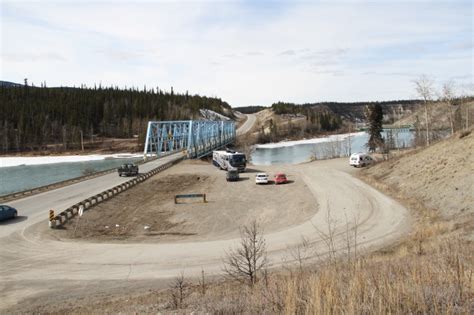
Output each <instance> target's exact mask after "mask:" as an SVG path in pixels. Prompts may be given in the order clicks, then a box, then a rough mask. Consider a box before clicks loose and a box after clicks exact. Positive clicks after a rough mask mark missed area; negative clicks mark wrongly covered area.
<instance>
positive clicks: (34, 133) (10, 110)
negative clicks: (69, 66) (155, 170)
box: [0, 85, 231, 153]
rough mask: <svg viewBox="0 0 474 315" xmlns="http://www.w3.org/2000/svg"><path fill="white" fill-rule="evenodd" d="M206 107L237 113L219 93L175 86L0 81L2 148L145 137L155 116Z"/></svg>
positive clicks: (173, 116)
mask: <svg viewBox="0 0 474 315" xmlns="http://www.w3.org/2000/svg"><path fill="white" fill-rule="evenodd" d="M203 108H207V109H210V110H213V111H215V112H218V113H220V114H223V115H227V116H229V113H231V111H230V106H229V104H227V103H226V102H224V101H222V100H221V99H219V98H212V97H205V96H199V95H189V94H188V93H187V92H186V93H184V94H179V93H174V92H173V89H171V91H170V92H164V91H162V90H160V89H159V88H156V89H154V88H152V89H147V88H146V87H145V88H144V89H142V90H138V89H136V88H130V89H119V88H117V87H110V88H102V87H100V86H99V87H94V88H85V87H81V88H70V87H59V88H46V87H41V88H37V87H31V86H27V85H25V86H0V150H1V152H3V153H7V152H15V151H17V152H18V151H29V150H42V149H44V148H46V146H47V145H48V144H60V145H61V147H62V148H63V149H73V148H78V147H79V146H80V143H81V139H93V138H94V137H111V138H131V137H138V138H139V139H144V136H145V133H146V128H147V123H148V121H149V120H179V119H192V118H197V117H199V110H200V109H203Z"/></svg>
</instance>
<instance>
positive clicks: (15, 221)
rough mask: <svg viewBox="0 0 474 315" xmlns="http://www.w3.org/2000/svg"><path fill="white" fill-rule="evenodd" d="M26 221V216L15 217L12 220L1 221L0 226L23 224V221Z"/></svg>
mask: <svg viewBox="0 0 474 315" xmlns="http://www.w3.org/2000/svg"><path fill="white" fill-rule="evenodd" d="M26 219H28V216H26V215H19V216H17V217H16V218H14V219H8V220H5V221H1V222H0V225H10V224H16V223H20V222H23V221H25V220H26Z"/></svg>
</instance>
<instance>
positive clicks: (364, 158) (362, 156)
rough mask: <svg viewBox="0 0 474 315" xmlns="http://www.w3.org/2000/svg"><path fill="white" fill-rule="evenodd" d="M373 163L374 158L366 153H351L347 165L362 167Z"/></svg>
mask: <svg viewBox="0 0 474 315" xmlns="http://www.w3.org/2000/svg"><path fill="white" fill-rule="evenodd" d="M374 163H375V160H374V159H373V158H372V157H371V156H370V155H368V154H366V153H353V154H351V157H350V158H349V165H351V166H354V167H364V166H367V165H371V164H374Z"/></svg>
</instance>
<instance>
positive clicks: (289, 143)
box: [255, 131, 366, 149]
mask: <svg viewBox="0 0 474 315" xmlns="http://www.w3.org/2000/svg"><path fill="white" fill-rule="evenodd" d="M364 134H366V132H365V131H361V132H353V133H341V134H333V135H329V136H323V137H318V138H311V139H302V140H283V141H280V142H273V143H265V144H256V145H255V147H256V148H262V149H273V148H281V147H290V146H294V145H300V144H316V143H322V142H332V141H342V140H346V139H348V138H349V137H356V136H362V135H364Z"/></svg>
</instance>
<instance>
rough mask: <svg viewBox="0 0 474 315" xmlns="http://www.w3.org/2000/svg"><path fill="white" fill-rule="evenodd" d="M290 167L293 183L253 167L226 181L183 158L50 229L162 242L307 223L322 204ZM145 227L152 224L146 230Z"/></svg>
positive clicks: (85, 236) (75, 235)
mask: <svg viewBox="0 0 474 315" xmlns="http://www.w3.org/2000/svg"><path fill="white" fill-rule="evenodd" d="M282 168H283V169H287V170H288V171H289V173H288V179H289V181H290V182H289V183H287V184H284V185H273V184H269V185H258V186H257V185H256V184H255V180H254V177H255V174H256V173H257V172H262V171H269V173H270V174H271V173H272V169H275V168H274V167H273V168H268V167H267V168H265V167H259V168H258V169H256V168H248V169H247V171H246V172H245V173H241V174H240V175H241V176H240V180H239V181H238V182H227V181H226V180H225V175H226V172H225V171H221V170H219V169H218V168H216V167H214V166H212V165H211V164H210V163H209V162H202V161H189V160H188V161H184V162H181V163H180V164H178V165H176V166H174V167H173V168H172V169H169V170H166V171H165V172H163V173H162V174H161V176H157V177H154V178H152V179H150V180H149V181H148V182H147V183H146V185H138V186H136V187H134V188H132V189H130V190H127V191H126V192H124V193H123V194H120V195H119V196H117V197H116V198H113V199H111V200H109V201H107V202H104V203H102V204H99V205H98V206H97V207H94V208H93V209H92V210H91V211H87V212H85V214H84V216H82V217H81V218H80V219H78V218H76V219H74V220H71V221H70V222H68V224H66V226H65V229H64V230H58V231H50V230H47V232H49V233H51V234H54V237H56V238H58V239H62V238H72V239H81V240H88V241H91V242H96V241H101V242H103V241H108V242H110V241H120V242H123V241H130V242H163V241H176V240H187V239H192V240H200V241H203V240H212V239H230V238H235V237H238V236H239V227H240V226H243V225H246V224H248V223H250V222H251V221H252V220H254V219H255V220H257V221H258V222H260V224H261V225H262V226H265V231H266V232H273V231H279V230H282V229H284V228H288V227H291V226H293V225H297V224H299V223H302V222H305V221H307V220H308V219H309V218H311V217H312V216H313V215H314V214H315V213H316V211H317V204H316V203H315V202H314V199H313V196H312V195H311V192H310V191H309V189H308V187H307V186H306V185H305V183H304V182H303V181H302V180H301V179H300V178H296V176H295V175H294V174H292V173H291V170H290V168H289V167H282ZM192 193H204V194H206V199H207V202H206V203H204V202H202V199H201V198H199V199H195V200H192V199H189V200H188V199H187V200H182V201H180V203H179V204H175V203H174V196H175V195H177V194H192ZM145 226H146V227H147V228H146V229H145Z"/></svg>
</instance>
